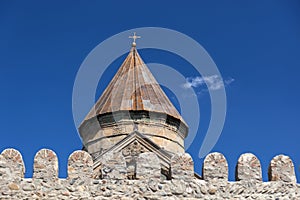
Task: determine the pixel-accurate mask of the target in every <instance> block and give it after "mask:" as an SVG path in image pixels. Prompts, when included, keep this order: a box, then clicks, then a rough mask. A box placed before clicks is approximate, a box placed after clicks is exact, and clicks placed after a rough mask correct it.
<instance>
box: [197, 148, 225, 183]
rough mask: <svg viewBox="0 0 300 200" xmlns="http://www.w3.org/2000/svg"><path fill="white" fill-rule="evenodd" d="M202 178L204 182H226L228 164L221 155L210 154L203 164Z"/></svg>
mask: <svg viewBox="0 0 300 200" xmlns="http://www.w3.org/2000/svg"><path fill="white" fill-rule="evenodd" d="M202 173H203V178H204V180H206V181H211V180H225V181H227V180H228V164H227V161H226V158H225V157H224V155H223V154H221V153H210V154H208V155H207V156H206V158H205V160H204V163H203V170H202Z"/></svg>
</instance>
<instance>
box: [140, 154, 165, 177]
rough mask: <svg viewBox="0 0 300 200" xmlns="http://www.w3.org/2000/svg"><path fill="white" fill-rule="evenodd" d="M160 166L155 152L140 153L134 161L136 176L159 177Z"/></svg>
mask: <svg viewBox="0 0 300 200" xmlns="http://www.w3.org/2000/svg"><path fill="white" fill-rule="evenodd" d="M160 174H161V167H160V161H159V159H158V157H157V156H156V155H155V153H152V152H146V153H141V154H140V155H139V157H138V158H137V162H136V178H137V179H151V178H157V179H159V178H160Z"/></svg>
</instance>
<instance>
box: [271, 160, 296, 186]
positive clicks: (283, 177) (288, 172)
mask: <svg viewBox="0 0 300 200" xmlns="http://www.w3.org/2000/svg"><path fill="white" fill-rule="evenodd" d="M268 175H269V181H283V182H292V183H296V176H295V169H294V164H293V161H292V160H291V159H290V157H288V156H285V155H278V156H275V157H274V158H273V159H272V160H271V163H270V165H269V170H268Z"/></svg>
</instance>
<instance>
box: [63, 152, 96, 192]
mask: <svg viewBox="0 0 300 200" xmlns="http://www.w3.org/2000/svg"><path fill="white" fill-rule="evenodd" d="M92 176H93V160H92V157H91V156H90V154H88V153H87V152H85V151H75V152H73V153H72V154H71V155H70V156H69V160H68V178H67V180H68V181H69V184H70V185H74V186H77V185H79V186H81V185H89V184H90V183H91V178H92Z"/></svg>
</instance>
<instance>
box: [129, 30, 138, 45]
mask: <svg viewBox="0 0 300 200" xmlns="http://www.w3.org/2000/svg"><path fill="white" fill-rule="evenodd" d="M129 38H132V39H133V42H132V46H133V47H135V46H136V43H135V41H136V39H139V38H141V36H137V35H136V33H135V32H134V33H133V35H132V36H129Z"/></svg>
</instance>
